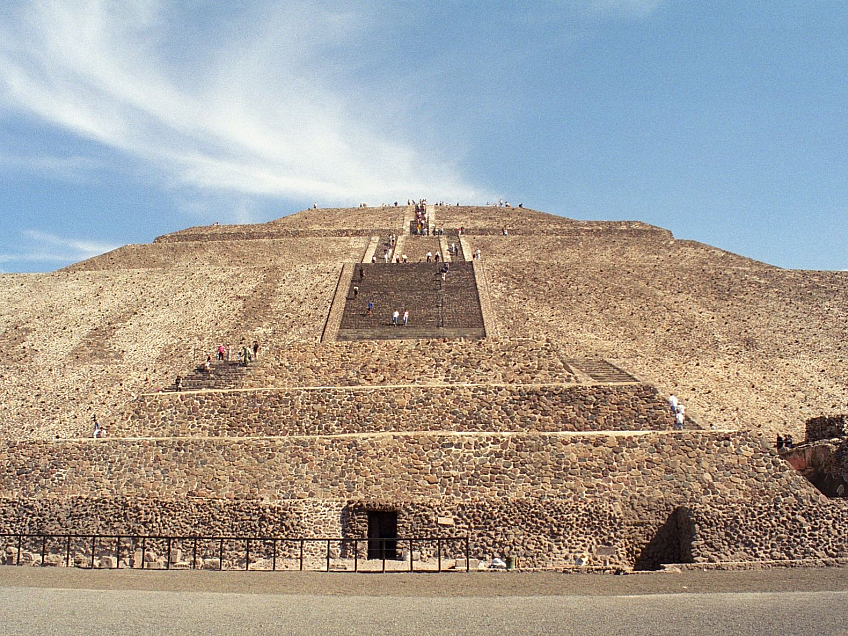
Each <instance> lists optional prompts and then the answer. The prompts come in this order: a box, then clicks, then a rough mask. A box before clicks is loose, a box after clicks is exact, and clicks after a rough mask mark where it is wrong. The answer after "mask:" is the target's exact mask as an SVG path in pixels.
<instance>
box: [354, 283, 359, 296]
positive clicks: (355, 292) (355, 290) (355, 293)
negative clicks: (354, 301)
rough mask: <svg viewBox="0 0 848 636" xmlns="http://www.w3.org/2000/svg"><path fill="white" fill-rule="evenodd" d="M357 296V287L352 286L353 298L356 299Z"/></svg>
mask: <svg viewBox="0 0 848 636" xmlns="http://www.w3.org/2000/svg"><path fill="white" fill-rule="evenodd" d="M357 296H359V287H358V286H357V285H354V286H353V297H354V298H356V297H357Z"/></svg>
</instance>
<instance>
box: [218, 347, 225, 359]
mask: <svg viewBox="0 0 848 636" xmlns="http://www.w3.org/2000/svg"><path fill="white" fill-rule="evenodd" d="M226 353H227V349H226V348H225V347H224V345H223V343H222V344H219V345H218V360H223V359H224V356H225V355H226Z"/></svg>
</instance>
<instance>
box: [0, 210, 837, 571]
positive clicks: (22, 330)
mask: <svg viewBox="0 0 848 636" xmlns="http://www.w3.org/2000/svg"><path fill="white" fill-rule="evenodd" d="M417 217H418V218H417ZM422 218H423V219H426V220H425V222H424V223H422V224H421V226H419V219H422ZM436 256H438V261H437V260H436ZM846 290H848V278H847V277H846V275H845V274H844V273H836V272H797V271H786V270H781V269H779V268H775V267H772V266H769V265H767V264H764V263H759V262H756V261H752V260H750V259H746V258H744V257H741V256H737V255H734V254H730V253H728V252H724V251H722V250H719V249H716V248H712V247H709V246H706V245H702V244H698V243H694V242H691V241H680V240H676V239H675V238H674V237H673V236H672V235H671V233H669V232H668V231H666V230H663V229H660V228H656V227H652V226H649V225H646V224H643V223H638V222H588V221H575V220H571V219H566V218H563V217H558V216H553V215H549V214H545V213H542V212H537V211H533V210H528V209H523V208H522V209H516V208H496V207H489V206H486V207H460V206H456V207H454V206H427V208H426V212H425V211H424V210H421V211H420V213H419V214H418V215H416V210H415V208H414V207H413V206H398V207H394V206H393V207H382V208H353V209H314V210H307V211H304V212H300V213H298V214H294V215H291V216H288V217H284V218H282V219H279V220H276V221H272V222H269V223H264V224H255V225H241V226H227V225H217V224H216V225H213V226H203V227H195V228H188V229H186V230H182V231H179V232H175V233H173V234H168V235H165V236H162V237H159V238H157V239H156V240H155V241H154V242H153V243H151V244H147V245H128V246H125V247H122V248H120V249H117V250H115V251H113V252H110V253H108V254H104V255H102V256H98V257H95V258H93V259H89V260H87V261H83V262H81V263H77V264H75V265H72V266H71V267H68V268H65V269H64V270H60V271H58V272H54V273H51V274H38V275H33V274H29V275H6V276H2V277H0V294H2V295H3V301H4V303H3V306H4V311H3V313H2V323H0V343H2V344H3V346H4V350H5V351H6V352H7V354H8V358H7V359H8V360H9V361H8V362H7V364H6V366H5V368H4V371H3V373H2V375H0V382H2V385H0V387H2V394H3V396H4V401H5V406H6V408H5V409H4V415H3V420H2V421H0V432H2V433H1V434H2V436H3V438H2V441H0V486H2V493H3V494H2V497H0V532H6V533H9V534H10V536H9V537H8V538H7V539H6V545H5V546H0V550H2V549H5V552H2V551H0V558H5V560H6V562H9V561H10V560H12V561H16V562H17V561H18V560H20V556H19V553H24V554H26V555H29V556H28V557H27V558H26V559H25V560H28V561H29V562H33V563H36V562H39V563H40V562H44V563H48V562H49V563H55V564H57V565H61V564H62V563H63V560H62V556H63V555H64V557H65V561H64V563H67V564H71V562H74V563H77V564H81V565H86V564H88V565H92V564H93V565H95V567H112V566H118V565H120V564H124V566H126V567H136V566H138V564H139V563H145V564H147V565H146V566H147V567H171V566H172V565H173V566H175V567H177V566H180V567H207V566H210V567H214V566H215V565H216V561H215V558H216V557H215V554H217V555H218V557H217V559H218V560H217V565H218V566H219V567H223V564H224V562H225V561H226V562H227V563H228V564H229V565H230V566H233V565H235V566H236V567H241V566H242V565H243V566H244V567H253V568H260V569H261V568H264V567H267V566H268V565H269V563H273V564H274V567H275V569H276V565H277V556H278V548H279V550H280V552H279V556H280V563H281V564H282V563H284V562H286V563H289V565H291V563H292V561H291V559H292V558H295V556H299V557H301V558H300V560H299V561H298V560H297V559H295V561H297V562H298V565H299V566H301V565H302V564H303V562H304V561H303V557H302V555H303V554H304V544H302V543H299V542H300V541H301V540H313V539H318V538H327V539H331V540H332V541H329V542H328V543H327V545H326V555H325V548H324V547H323V544H320V542H315V541H312V542H311V543H310V542H309V541H307V543H306V548H305V550H306V555H307V558H306V562H307V563H312V564H313V565H315V564H316V563H317V564H318V565H317V566H316V567H318V566H323V564H324V562H325V556H326V565H327V567H330V563H331V561H332V563H333V567H334V568H338V569H350V568H351V567H355V568H359V567H360V565H359V564H358V561H359V559H362V560H363V562H368V561H371V560H373V559H374V558H375V557H380V558H379V559H378V560H381V561H383V564H382V566H381V567H385V561H386V559H388V560H389V561H390V562H392V563H394V562H398V563H401V565H400V566H399V567H406V566H407V565H408V564H414V563H416V562H417V563H418V565H419V566H420V567H424V568H425V569H426V567H431V566H433V564H434V563H436V562H438V564H439V567H443V566H444V567H449V566H448V565H447V564H448V563H452V564H453V566H454V567H461V566H462V565H463V564H464V565H465V567H470V565H471V560H469V559H468V557H471V559H473V560H479V561H480V562H482V563H484V564H485V563H490V562H491V561H492V560H493V559H495V558H502V559H505V558H506V557H510V558H514V559H517V560H518V562H519V563H520V564H521V567H526V568H565V567H574V566H579V567H598V568H602V569H622V568H623V569H629V568H636V569H652V568H657V567H660V565H661V564H664V563H691V564H695V565H697V566H706V565H707V564H721V565H722V567H725V566H729V565H730V564H740V563H741V564H748V565H750V564H752V563H771V562H786V563H825V562H838V561H840V560H843V559H845V558H846V556H848V542H846V539H845V536H844V533H841V532H839V531H837V530H836V529H837V528H839V527H840V526H841V527H844V524H845V522H846V521H848V506H846V505H845V503H846V502H845V500H844V499H842V498H839V497H828V496H826V495H825V494H823V493H822V492H821V491H820V490H818V489H817V488H816V487H815V486H814V485H813V484H811V483H810V481H809V480H808V479H806V478H805V477H804V476H803V475H802V474H801V473H800V472H798V471H796V470H795V468H793V466H792V465H791V464H790V463H789V462H787V461H786V457H784V456H783V455H780V454H778V452H777V451H776V450H775V449H774V448H773V442H772V435H773V433H775V432H778V431H793V432H795V434H796V437H801V435H800V433H799V431H800V430H801V427H802V426H803V424H804V421H805V419H808V418H809V417H811V416H814V415H822V414H826V413H828V412H832V409H834V408H838V407H839V406H840V405H841V404H844V402H845V399H846V397H848V395H846V394H848V387H846V386H845V384H844V380H843V379H842V378H843V377H844V370H845V369H844V367H845V365H844V357H842V356H843V354H844V352H843V347H844V346H845V345H844V340H845V339H844V326H843V325H844V317H845V316H846V314H848V301H846V295H845V291H846ZM369 307H370V309H369ZM395 311H397V312H398V320H397V324H395V321H393V314H394V312H395ZM404 312H408V319H407V322H406V324H404V322H403V318H402V317H403V314H404ZM253 342H257V344H258V352H257V355H256V358H255V359H251V360H248V361H247V364H244V360H239V353H240V352H241V351H243V349H244V348H245V347H248V348H251V347H252V344H253ZM221 344H223V345H224V346H225V349H226V351H227V353H226V354H225V355H224V359H222V360H218V359H213V360H212V362H211V364H210V365H209V368H208V369H207V368H204V365H203V364H202V363H203V361H204V359H205V357H206V356H207V355H211V356H213V357H215V358H217V356H215V353H216V351H217V348H218V346H219V345H221ZM177 376H179V377H180V378H181V388H182V390H180V391H177V390H175V388H176V386H175V384H174V379H175V378H176V377H177ZM672 392H673V393H675V394H677V395H678V396H679V397H680V399H681V400H682V401H683V402H684V403H685V404H686V406H687V408H688V410H687V421H686V424H685V428H684V429H683V430H676V429H675V428H674V419H673V416H672V415H671V413H670V412H669V409H668V405H667V401H666V398H667V396H668V395H669V394H670V393H672ZM93 416H97V418H98V421H99V422H100V423H102V424H103V426H104V428H105V429H106V436H105V437H104V438H102V439H94V438H93V437H92V435H91V426H92V417H93ZM69 533H70V534H75V535H80V534H85V535H97V536H95V537H94V539H93V540H94V541H95V542H96V543H95V544H92V545H91V546H89V545H88V543H87V541H88V539H85V540H83V541H81V542H80V543H79V545H78V544H77V539H73V548H72V540H71V539H69V538H67V537H66V538H65V539H64V541H65V543H64V544H62V539H61V538H56V536H58V535H62V536H64V535H66V534H69ZM21 534H33V535H42V534H50V535H51V538H50V539H49V542H51V543H49V545H48V539H43V542H42V543H39V541H42V539H40V538H39V537H27V538H25V539H21V538H20V536H19V535H21ZM11 535H14V536H11ZM142 536H144V537H148V539H146V540H145V541H147V543H143V542H141V539H140V537H142ZM103 537H110V538H108V539H106V538H103ZM246 537H253V538H254V539H255V541H252V542H248V545H253V546H254V547H253V550H252V552H250V548H248V552H249V554H241V553H239V552H238V550H235V548H233V546H234V545H235V543H238V541H240V540H242V539H244V538H246ZM225 539H226V541H227V542H228V543H227V546H229V547H227V549H226V550H225V548H224V545H225ZM407 539H410V540H412V542H411V543H410V544H409V545H407V543H406V540H407ZM16 542H21V543H20V544H19V543H16ZM140 542H141V543H140ZM113 543H114V545H115V546H117V547H116V548H114V549H113V548H111V547H110V546H111V545H112V544H113ZM165 545H167V550H166V549H165ZM198 545H199V546H200V547H198ZM63 546H64V547H63ZM139 546H142V547H139ZM269 546H273V550H272V548H271V547H269ZM142 549H143V552H140V550H142ZM240 549H241V548H240ZM63 550H64V552H63ZM234 550H235V551H234ZM271 550H272V551H273V555H271V552H270V551H271ZM198 551H199V552H200V556H199V557H198ZM166 552H167V554H165V553H166ZM225 552H226V556H225ZM4 554H5V557H4V556H3V555H4ZM188 554H191V555H192V558H191V559H188V557H187V555H188ZM239 554H241V556H238V555H239ZM110 555H114V556H110ZM293 555H294V556H293ZM284 557H285V558H284ZM369 557H370V558H369ZM286 558H289V561H286V560H285V559H286ZM198 559H199V560H198ZM239 559H241V560H239ZM310 559H312V560H311V561H310ZM443 559H444V562H443ZM210 564H211V565H210Z"/></svg>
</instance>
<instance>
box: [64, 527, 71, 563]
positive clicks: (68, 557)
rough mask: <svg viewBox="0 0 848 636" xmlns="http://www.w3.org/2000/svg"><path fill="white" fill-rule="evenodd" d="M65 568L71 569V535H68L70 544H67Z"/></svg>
mask: <svg viewBox="0 0 848 636" xmlns="http://www.w3.org/2000/svg"><path fill="white" fill-rule="evenodd" d="M65 567H66V568H69V567H71V535H68V542H67V544H65Z"/></svg>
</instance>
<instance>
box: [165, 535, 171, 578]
mask: <svg viewBox="0 0 848 636" xmlns="http://www.w3.org/2000/svg"><path fill="white" fill-rule="evenodd" d="M165 543H166V545H167V546H168V548H167V552H168V554H167V555H166V556H165V569H166V570H170V569H171V537H168V538H167V539H165Z"/></svg>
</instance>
